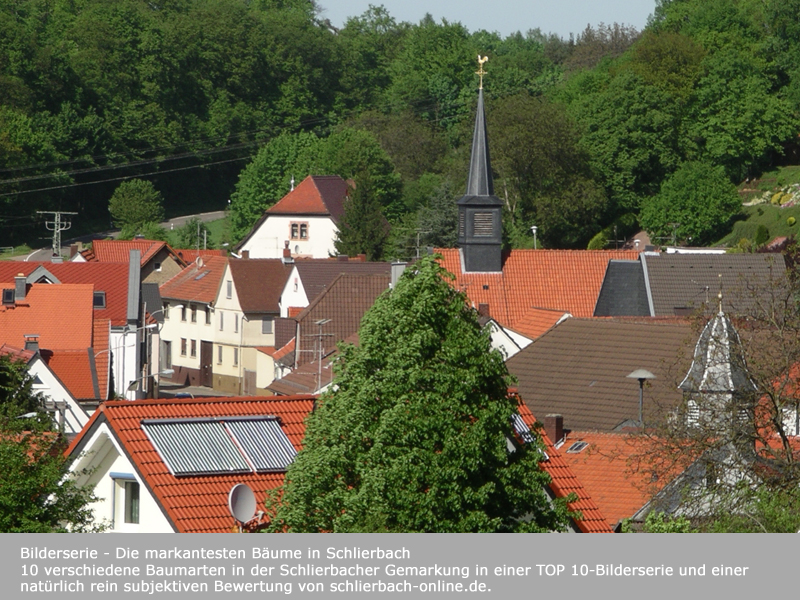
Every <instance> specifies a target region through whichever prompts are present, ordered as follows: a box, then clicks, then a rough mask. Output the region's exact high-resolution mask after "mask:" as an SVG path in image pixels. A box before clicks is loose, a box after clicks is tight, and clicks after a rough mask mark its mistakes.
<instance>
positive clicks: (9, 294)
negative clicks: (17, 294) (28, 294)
mask: <svg viewBox="0 0 800 600" xmlns="http://www.w3.org/2000/svg"><path fill="white" fill-rule="evenodd" d="M3 304H14V288H6V289H4V290H3Z"/></svg>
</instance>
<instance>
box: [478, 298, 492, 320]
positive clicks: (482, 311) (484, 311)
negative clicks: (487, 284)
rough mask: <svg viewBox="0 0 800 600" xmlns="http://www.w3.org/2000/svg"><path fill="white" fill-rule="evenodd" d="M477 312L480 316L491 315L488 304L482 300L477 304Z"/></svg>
mask: <svg viewBox="0 0 800 600" xmlns="http://www.w3.org/2000/svg"><path fill="white" fill-rule="evenodd" d="M478 314H479V315H480V316H482V317H490V316H491V315H490V314H489V304H488V303H484V302H481V303H480V304H478Z"/></svg>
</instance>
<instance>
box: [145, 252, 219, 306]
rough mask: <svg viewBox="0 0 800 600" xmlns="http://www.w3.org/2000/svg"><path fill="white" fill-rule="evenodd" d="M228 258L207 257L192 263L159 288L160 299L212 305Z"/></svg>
mask: <svg viewBox="0 0 800 600" xmlns="http://www.w3.org/2000/svg"><path fill="white" fill-rule="evenodd" d="M227 264H228V258H227V257H224V256H207V257H205V258H201V259H200V260H199V261H194V262H192V263H191V264H189V266H187V267H186V268H184V269H183V270H182V271H181V272H180V273H178V274H177V275H175V277H173V278H172V279H170V280H169V281H167V282H166V283H164V284H162V285H161V287H160V288H159V292H160V293H161V297H162V298H169V299H170V300H182V301H184V302H203V303H204V304H212V303H213V302H214V300H215V299H216V297H217V292H218V291H219V286H220V284H221V282H222V276H223V274H224V273H225V266H226V265H227Z"/></svg>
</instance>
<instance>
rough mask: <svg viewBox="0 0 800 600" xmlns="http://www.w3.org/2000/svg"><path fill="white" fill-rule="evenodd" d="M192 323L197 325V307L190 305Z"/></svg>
mask: <svg viewBox="0 0 800 600" xmlns="http://www.w3.org/2000/svg"><path fill="white" fill-rule="evenodd" d="M192 323H197V307H196V306H195V305H194V304H192Z"/></svg>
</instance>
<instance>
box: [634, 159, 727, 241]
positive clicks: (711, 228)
mask: <svg viewBox="0 0 800 600" xmlns="http://www.w3.org/2000/svg"><path fill="white" fill-rule="evenodd" d="M741 207H742V201H741V200H740V198H739V194H738V193H737V191H736V186H734V185H733V184H732V183H731V182H730V180H729V179H728V178H727V177H726V175H725V170H724V169H723V168H722V167H714V166H711V165H709V164H706V163H701V162H687V163H684V164H683V165H681V167H680V168H679V169H678V170H677V171H676V172H675V173H674V174H673V175H672V176H671V177H670V178H669V179H667V180H666V181H665V182H664V184H663V185H662V186H661V191H660V192H659V193H658V194H657V195H656V196H654V197H653V198H649V199H648V200H646V201H645V202H644V205H643V206H642V212H641V214H640V217H639V220H640V222H641V224H642V227H644V228H645V229H646V230H647V232H648V233H649V234H650V236H651V237H652V238H654V239H655V238H660V239H662V240H665V241H666V240H667V239H669V238H671V237H672V236H675V238H676V241H690V242H691V243H692V244H693V245H703V244H706V243H708V242H710V241H711V240H712V239H713V238H714V236H715V235H717V234H718V233H719V232H720V230H721V229H722V228H723V227H724V226H725V225H726V224H727V223H728V222H729V221H730V219H731V217H733V216H734V215H735V214H737V213H738V212H739V211H740V210H741Z"/></svg>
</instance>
